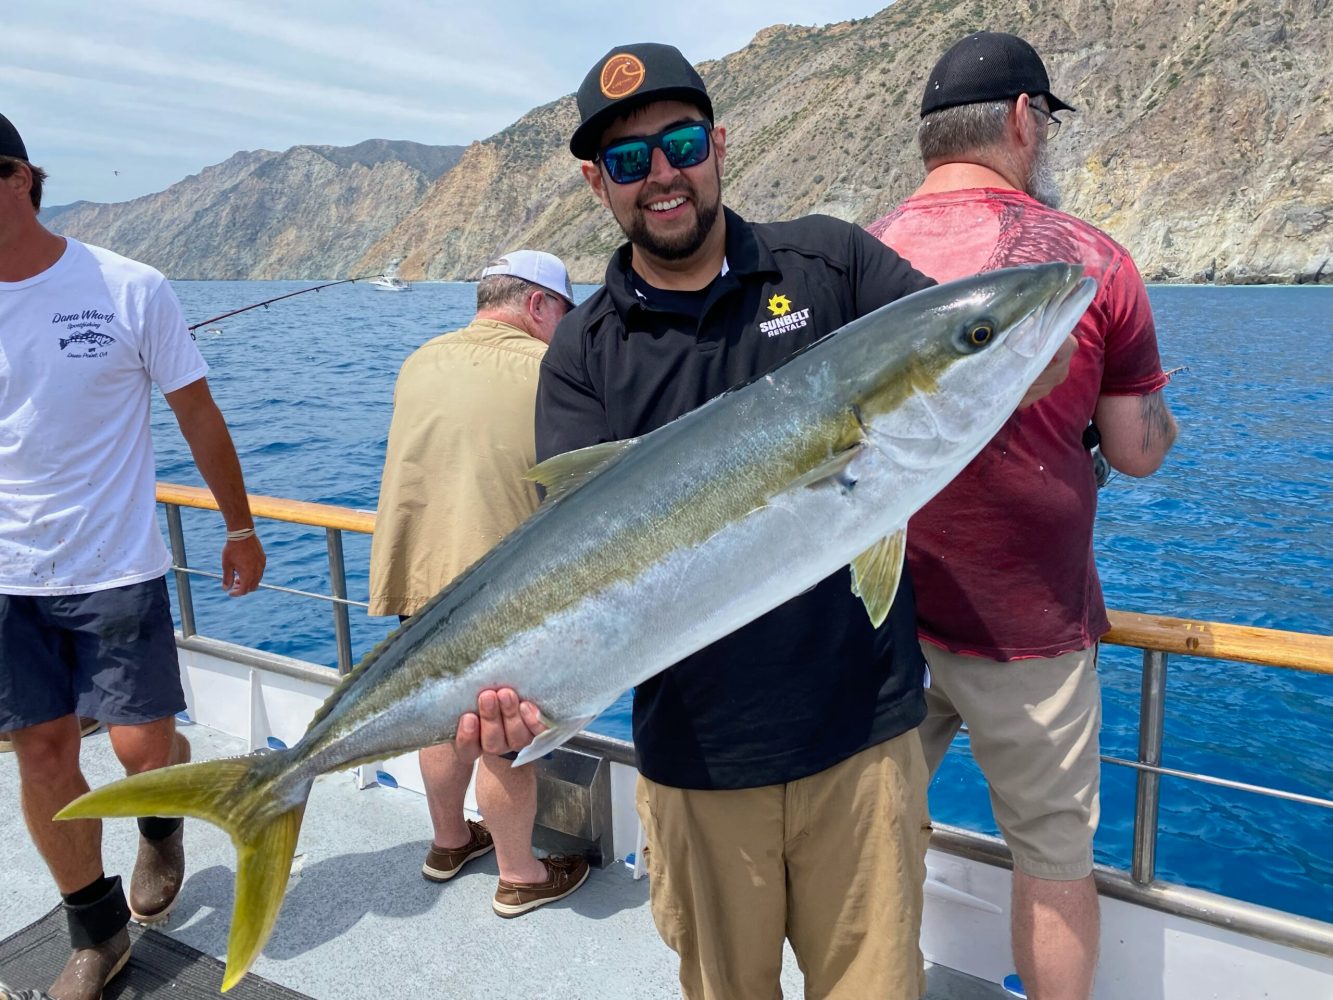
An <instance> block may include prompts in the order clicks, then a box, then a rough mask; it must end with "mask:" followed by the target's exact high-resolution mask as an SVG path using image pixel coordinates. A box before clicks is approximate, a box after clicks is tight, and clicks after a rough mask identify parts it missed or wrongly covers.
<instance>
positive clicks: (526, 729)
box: [454, 688, 546, 760]
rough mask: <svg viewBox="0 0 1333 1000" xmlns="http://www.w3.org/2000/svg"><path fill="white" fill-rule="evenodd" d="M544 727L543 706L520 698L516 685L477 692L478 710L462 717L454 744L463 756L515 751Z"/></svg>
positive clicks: (473, 757)
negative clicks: (541, 708) (541, 707)
mask: <svg viewBox="0 0 1333 1000" xmlns="http://www.w3.org/2000/svg"><path fill="white" fill-rule="evenodd" d="M545 729H546V726H545V725H544V724H543V723H542V721H541V710H540V709H538V708H537V706H536V705H535V704H533V703H532V702H530V701H523V700H521V699H520V698H519V696H518V693H517V692H516V691H515V690H514V689H513V688H499V689H498V690H486V691H482V692H480V693H479V694H478V695H477V711H476V712H465V713H464V714H463V715H462V716H460V717H459V719H458V733H457V735H456V736H455V737H454V746H455V747H456V748H457V751H458V755H459V757H460V758H461V759H463V760H476V759H477V758H478V757H480V756H481V755H482V754H483V753H492V754H503V753H514V752H516V751H519V750H522V749H523V748H524V747H526V746H528V745H529V744H530V743H531V742H532V741H533V740H534V739H535V738H536V737H537V736H538V735H539V734H540V733H542V732H543V731H545Z"/></svg>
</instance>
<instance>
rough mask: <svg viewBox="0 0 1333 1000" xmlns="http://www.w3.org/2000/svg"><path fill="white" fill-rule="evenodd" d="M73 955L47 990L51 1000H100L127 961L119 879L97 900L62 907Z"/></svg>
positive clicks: (126, 910)
mask: <svg viewBox="0 0 1333 1000" xmlns="http://www.w3.org/2000/svg"><path fill="white" fill-rule="evenodd" d="M65 919H66V920H67V921H69V942H70V944H71V945H72V946H73V948H74V951H73V954H71V955H70V956H69V961H68V962H66V963H65V968H64V970H63V971H62V972H61V973H60V975H59V976H58V977H57V978H56V981H55V982H54V983H53V984H52V985H51V988H50V989H49V990H47V991H46V992H47V994H48V995H49V996H50V997H51V998H52V1000H101V998H102V989H103V987H105V986H106V984H107V983H109V982H110V981H111V979H112V978H113V977H114V976H115V975H116V973H118V972H119V971H120V970H121V969H123V968H124V967H125V963H126V962H128V961H129V960H130V933H129V930H128V929H127V925H128V924H129V922H130V908H129V906H127V905H126V903H125V890H124V889H122V888H121V885H120V877H119V876H117V877H115V878H113V879H112V880H111V888H109V889H108V890H107V892H106V894H105V895H104V896H103V897H102V898H101V899H99V900H96V901H95V902H92V903H84V904H82V905H74V904H70V903H66V904H65Z"/></svg>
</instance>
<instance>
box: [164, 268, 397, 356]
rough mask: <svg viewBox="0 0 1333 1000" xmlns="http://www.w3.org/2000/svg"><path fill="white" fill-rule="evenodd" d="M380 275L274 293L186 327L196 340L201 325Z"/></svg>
mask: <svg viewBox="0 0 1333 1000" xmlns="http://www.w3.org/2000/svg"><path fill="white" fill-rule="evenodd" d="M382 277H384V275H383V274H363V275H361V277H359V278H342V279H340V280H338V281H326V282H324V284H322V285H311V286H310V287H309V288H300V289H297V290H296V291H294V292H288V293H287V294H285V295H275V296H274V297H273V298H271V299H265V300H264V301H263V302H252V303H251V304H250V305H248V306H241V308H239V309H233V310H232V311H231V312H224V313H223V314H222V315H221V316H214V317H213V318H212V319H206V320H202V321H201V322H198V323H194V324H192V325H191V326H189V327H187V329H188V330H189V331H190V339H191V340H198V339H199V338H198V337H196V336H195V335H194V331H195V330H197V329H199V328H200V327H201V326H207V325H208V324H209V323H216V322H218V321H219V320H224V319H228V318H230V317H232V316H238V315H240V314H241V313H243V312H249V311H250V310H251V309H258V308H259V307H260V306H263V307H264V308H265V309H267V308H268V307H269V306H270V305H272V304H273V303H274V302H281V301H282V300H283V299H290V298H291V297H292V296H294V295H304V294H305V293H306V292H317V291H319V290H320V289H321V288H332V287H333V286H334V285H346V284H348V283H350V282H353V281H365V280H366V279H367V278H382Z"/></svg>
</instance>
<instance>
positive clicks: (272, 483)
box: [154, 282, 1333, 920]
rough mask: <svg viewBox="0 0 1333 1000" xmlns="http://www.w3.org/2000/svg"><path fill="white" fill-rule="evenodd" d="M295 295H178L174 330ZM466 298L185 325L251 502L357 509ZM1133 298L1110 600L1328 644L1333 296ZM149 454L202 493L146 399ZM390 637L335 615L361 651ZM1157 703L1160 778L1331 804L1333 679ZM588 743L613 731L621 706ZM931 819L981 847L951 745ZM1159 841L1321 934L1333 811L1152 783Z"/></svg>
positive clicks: (316, 577)
mask: <svg viewBox="0 0 1333 1000" xmlns="http://www.w3.org/2000/svg"><path fill="white" fill-rule="evenodd" d="M303 287H308V285H306V284H303V283H300V282H176V283H175V288H176V291H177V293H178V294H179V296H180V298H181V301H182V303H183V305H184V307H185V311H186V315H187V317H188V321H189V322H191V323H197V322H201V321H203V320H206V319H208V318H210V317H212V316H215V315H218V314H221V313H223V312H226V311H229V310H231V309H236V308H238V307H240V306H243V305H247V304H249V303H251V302H256V301H260V300H263V299H268V298H272V297H274V296H276V295H281V294H283V293H285V292H288V291H295V290H297V289H300V288H303ZM590 291H591V289H590V288H580V289H577V290H576V295H577V296H578V297H579V298H582V297H583V296H584V295H586V294H588V293H589V292H590ZM474 294H475V288H474V286H472V285H464V284H447V283H445V284H417V285H415V286H414V287H413V290H412V291H411V292H408V293H405V294H390V293H385V292H379V291H375V290H373V289H370V288H369V287H367V286H366V285H364V284H361V283H358V284H354V285H342V286H338V287H336V288H328V289H325V290H323V291H321V292H318V293H311V294H308V295H305V296H301V297H298V298H294V299H289V300H287V301H285V302H281V303H276V304H274V305H273V306H272V307H270V308H268V309H263V310H254V311H251V312H248V313H245V314H243V315H241V316H236V317H233V318H231V319H228V320H225V321H222V322H219V323H216V324H210V327H212V328H215V329H217V330H219V331H220V332H217V333H210V332H206V331H205V330H200V331H199V345H200V348H201V349H202V350H203V352H204V355H205V356H206V357H207V358H208V361H209V364H210V365H211V366H212V370H211V372H210V375H209V381H210V384H211V386H212V388H213V393H214V396H215V397H216V398H217V400H218V402H219V404H220V405H221V407H222V409H223V412H224V413H225V414H226V416H227V419H228V423H229V425H230V426H231V429H232V434H233V436H234V438H235V439H236V442H237V447H238V451H239V453H240V455H241V460H242V463H243V465H244V468H245V473H246V479H247V485H248V487H249V490H250V492H251V493H261V494H268V495H272V496H282V497H291V498H295V499H300V500H309V501H315V502H320V503H333V504H340V505H344V506H348V507H354V508H361V509H366V510H373V509H374V508H375V501H376V496H377V491H378V485H379V476H380V470H381V465H382V463H383V458H384V446H385V439H386V434H387V430H388V425H389V416H390V411H391V402H392V393H393V383H394V378H395V376H396V374H397V370H398V366H399V365H400V364H401V363H402V361H403V359H404V358H405V357H406V356H407V355H408V354H409V353H410V352H411V351H412V350H413V349H414V348H415V347H417V346H418V345H420V344H421V343H423V342H424V341H425V340H427V339H429V338H430V337H432V336H434V335H436V334H437V333H440V332H442V331H445V330H450V329H454V328H456V327H458V326H461V325H463V324H464V323H465V322H466V321H467V320H468V319H469V318H470V317H471V315H472V312H473V309H474V301H473V296H474ZM1150 294H1151V296H1152V300H1153V305H1154V309H1155V310H1156V314H1157V320H1158V329H1159V337H1160V340H1161V345H1162V355H1163V361H1164V364H1165V365H1166V367H1167V368H1168V369H1170V368H1175V367H1179V366H1185V367H1186V368H1187V370H1186V371H1183V372H1181V373H1179V374H1178V375H1176V377H1175V378H1174V379H1173V381H1172V384H1171V386H1170V388H1169V389H1168V398H1169V400H1170V403H1171V407H1172V409H1173V411H1174V412H1175V414H1176V416H1177V418H1178V420H1179V422H1180V425H1181V428H1182V432H1181V437H1180V440H1179V442H1178V443H1177V445H1176V447H1175V449H1174V450H1173V451H1172V453H1171V455H1170V457H1169V458H1168V460H1167V463H1166V465H1165V466H1164V468H1163V469H1162V470H1161V471H1160V472H1159V473H1158V474H1156V475H1154V476H1153V477H1151V478H1149V479H1145V480H1134V479H1131V478H1129V477H1125V476H1118V477H1116V478H1115V479H1114V480H1113V481H1112V482H1111V483H1110V485H1108V487H1107V488H1106V489H1105V490H1103V491H1102V494H1101V501H1100V512H1099V515H1098V531H1097V549H1098V553H1099V566H1100V568H1101V573H1102V581H1103V586H1104V589H1105V592H1106V596H1107V603H1108V605H1109V606H1111V607H1113V608H1118V609H1123V610H1129V611H1141V612H1148V613H1160V614H1167V615H1174V616H1180V617H1186V618H1199V619H1208V620H1214V621H1223V622H1232V623H1237V624H1246V625H1260V626H1265V627H1271V628H1281V629H1292V630H1297V631H1306V632H1315V633H1321V634H1325V635H1327V634H1333V364H1330V362H1329V355H1328V353H1327V350H1326V348H1327V346H1328V345H1329V343H1330V342H1333V288H1327V287H1325V288H1269V287H1263V288H1212V287H1168V286H1159V287H1154V288H1152V289H1151V290H1150ZM154 436H155V441H156V446H157V449H158V459H157V461H158V473H159V478H161V479H162V480H165V481H168V482H176V483H188V484H199V483H201V480H200V478H199V476H198V473H197V472H196V471H195V469H194V466H193V464H192V462H191V461H190V459H189V455H188V452H187V450H186V449H185V446H184V443H183V442H182V440H181V438H180V435H179V433H178V432H177V431H176V429H175V426H174V422H173V421H172V418H171V415H170V411H169V410H168V409H167V408H166V406H165V404H163V403H162V402H161V400H160V399H159V400H158V401H157V403H156V404H155V411H154ZM442 474H447V470H446V469H444V467H442ZM184 517H185V523H186V534H187V538H188V539H189V542H190V545H191V548H190V563H191V565H193V566H197V567H201V568H206V569H216V561H217V553H218V551H219V549H220V546H221V537H222V530H221V522H220V519H219V518H218V516H217V515H216V514H212V513H207V512H200V511H185V512H184ZM261 531H262V534H263V538H264V544H265V546H266V548H267V550H268V554H269V568H268V573H267V577H266V580H267V582H270V583H275V584H279V585H281V586H285V587H293V588H298V589H302V590H309V591H316V592H322V593H327V592H328V589H329V583H328V571H327V562H326V554H325V551H326V550H325V541H324V535H323V532H322V531H321V530H319V529H305V528H299V527H296V526H291V525H284V524H277V523H272V522H266V523H263V524H261ZM344 546H345V550H346V559H347V571H348V588H349V593H350V594H351V596H352V597H353V598H354V599H357V600H363V601H364V600H365V597H366V589H367V583H366V566H367V561H368V555H369V541H368V539H366V538H363V537H360V536H354V535H350V534H349V535H345V536H344ZM193 590H194V600H195V608H196V617H197V620H198V623H199V629H200V631H201V632H203V633H204V634H207V635H212V636H216V637H218V638H224V639H230V640H233V641H236V642H241V643H245V644H248V645H253V646H256V647H259V648H261V649H267V650H272V651H274V652H279V653H283V654H286V655H290V656H297V657H301V658H303V659H308V660H313V661H315V662H319V663H327V664H329V665H330V666H332V665H333V664H334V662H335V659H336V657H335V652H334V645H333V639H332V627H331V625H332V619H331V615H330V612H329V611H328V609H327V606H325V605H323V604H320V603H316V602H313V601H309V600H303V599H300V598H297V597H292V596H289V595H286V594H278V593H272V592H261V593H259V594H256V595H253V596H251V597H247V598H245V599H244V600H241V601H231V600H228V599H227V598H225V597H223V596H222V595H221V593H220V592H219V591H217V590H216V589H215V587H214V586H212V585H208V582H207V581H203V582H196V584H195V585H194V588H193ZM392 624H393V623H392V622H390V621H389V620H387V619H371V618H368V617H367V616H366V615H365V614H364V612H360V611H358V610H356V609H354V610H353V614H352V636H353V646H354V650H355V652H356V654H357V655H358V656H359V655H361V654H363V653H364V652H366V651H367V650H368V649H369V648H370V647H371V646H372V645H373V644H374V643H376V642H378V641H379V640H380V639H381V638H383V637H384V636H385V635H386V634H387V633H388V632H389V631H390V629H391V627H392ZM1139 666H1140V657H1139V654H1137V653H1136V652H1135V651H1132V650H1122V649H1117V648H1114V647H1106V648H1105V649H1104V651H1103V657H1102V666H1101V677H1102V685H1103V690H1104V705H1105V722H1104V727H1103V733H1102V743H1103V753H1106V754H1109V755H1113V756H1117V757H1126V758H1133V757H1134V755H1135V749H1136V746H1137V739H1138V736H1137V717H1138V704H1139ZM1167 690H1168V702H1167V716H1166V747H1165V758H1166V764H1167V766H1169V767H1174V768H1180V769H1182V770H1187V771H1201V772H1206V773H1211V774H1216V775H1220V776H1223V777H1226V778H1231V779H1235V780H1239V781H1247V782H1252V783H1255V784H1267V785H1272V786H1276V787H1279V788H1282V789H1286V790H1290V791H1293V792H1298V793H1304V794H1308V795H1316V796H1322V797H1333V750H1331V749H1330V734H1331V733H1333V678H1329V677H1321V676H1314V675H1308V674H1301V673H1297V672H1295V671H1282V670H1275V669H1271V668H1263V667H1253V666H1247V665H1244V664H1237V663H1226V662H1220V661H1207V660H1197V661H1196V660H1190V659H1186V658H1183V657H1176V658H1172V660H1171V663H1170V675H1169V682H1168V688H1167ZM594 728H596V729H598V730H599V731H602V732H607V733H610V734H612V735H617V736H623V737H627V736H628V734H629V713H628V701H627V699H622V701H621V702H620V703H619V704H617V705H616V706H615V707H614V708H613V709H612V710H611V711H609V712H608V713H606V715H604V716H603V717H602V718H601V719H599V720H598V721H597V723H596V724H595V725H594ZM1134 781H1135V775H1134V772H1133V771H1132V770H1130V769H1128V768H1122V767H1110V766H1108V767H1106V768H1105V769H1104V774H1103V796H1102V823H1101V828H1100V831H1099V833H1098V836H1097V842H1096V848H1097V859H1098V861H1100V862H1103V863H1107V864H1111V865H1114V866H1117V867H1120V868H1127V867H1128V865H1129V859H1130V856H1131V851H1132V817H1133V806H1134ZM931 810H932V813H933V815H934V817H935V818H936V819H937V820H938V821H941V822H945V823H951V824H956V825H960V826H967V827H971V828H973V829H979V830H984V831H988V832H996V831H995V828H994V825H993V822H992V820H991V816H990V808H989V803H988V800H987V797H986V793H985V786H984V782H983V781H982V779H981V776H980V773H979V771H978V770H977V768H976V766H975V764H973V762H972V760H971V757H970V755H969V754H968V753H967V750H966V740H965V739H960V741H959V743H958V745H957V746H956V747H955V749H954V751H953V752H952V753H951V754H950V756H949V758H948V760H946V762H945V764H944V766H943V767H942V768H941V771H940V773H939V775H938V776H937V777H936V779H935V783H934V785H933V786H932V789H931ZM1161 830H1162V832H1161V837H1160V841H1159V845H1158V872H1159V875H1160V876H1161V877H1163V878H1167V879H1171V880H1174V881H1179V882H1183V883H1186V884H1189V885H1196V886H1200V887H1203V888H1207V889H1211V890H1213V891H1217V892H1222V893H1225V894H1227V895H1231V896H1235V897H1239V898H1242V899H1248V900H1253V901H1256V902H1260V903H1264V904H1267V905H1270V906H1275V907H1279V908H1282V909H1286V910H1291V911H1293V912H1296V913H1303V914H1307V915H1310V916H1315V917H1319V918H1321V919H1324V920H1333V810H1327V809H1321V808H1317V807H1312V806H1306V805H1298V804H1293V803H1286V802H1280V801H1277V800H1273V799H1269V798H1259V797H1256V796H1253V795H1249V794H1245V793H1241V792H1233V791H1229V790H1226V789H1220V788H1215V787H1211V786H1207V785H1200V784H1196V783H1191V782H1184V781H1181V780H1178V779H1172V778H1166V779H1164V780H1163V794H1162V813H1161Z"/></svg>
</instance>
